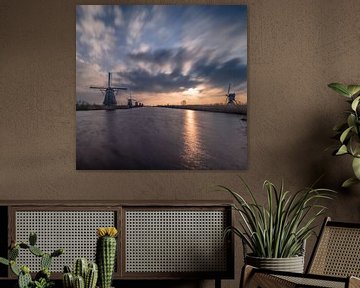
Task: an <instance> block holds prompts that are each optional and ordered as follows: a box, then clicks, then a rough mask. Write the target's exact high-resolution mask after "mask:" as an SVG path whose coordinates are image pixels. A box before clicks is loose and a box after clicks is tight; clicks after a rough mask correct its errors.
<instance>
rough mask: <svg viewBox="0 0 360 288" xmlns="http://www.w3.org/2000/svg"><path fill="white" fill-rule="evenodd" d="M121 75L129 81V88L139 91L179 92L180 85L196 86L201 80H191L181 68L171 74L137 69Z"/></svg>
mask: <svg viewBox="0 0 360 288" xmlns="http://www.w3.org/2000/svg"><path fill="white" fill-rule="evenodd" d="M120 77H121V78H123V79H126V80H127V81H129V85H128V86H129V88H130V89H131V90H132V91H137V92H157V93H164V92H169V93H170V92H177V91H181V89H180V87H194V86H196V85H198V84H200V82H199V81H194V80H191V79H190V77H189V76H186V75H183V74H182V73H181V71H180V70H179V69H176V70H174V71H172V73H170V74H165V73H157V74H151V73H149V72H148V71H146V70H143V69H137V70H134V71H131V72H125V73H120Z"/></svg>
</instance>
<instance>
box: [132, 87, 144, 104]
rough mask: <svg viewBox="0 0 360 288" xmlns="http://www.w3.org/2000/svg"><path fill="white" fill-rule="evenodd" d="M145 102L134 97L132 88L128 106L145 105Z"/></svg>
mask: <svg viewBox="0 0 360 288" xmlns="http://www.w3.org/2000/svg"><path fill="white" fill-rule="evenodd" d="M143 106H144V104H143V103H141V102H139V101H137V100H136V99H134V98H132V95H131V90H130V97H129V98H128V107H129V108H133V107H143Z"/></svg>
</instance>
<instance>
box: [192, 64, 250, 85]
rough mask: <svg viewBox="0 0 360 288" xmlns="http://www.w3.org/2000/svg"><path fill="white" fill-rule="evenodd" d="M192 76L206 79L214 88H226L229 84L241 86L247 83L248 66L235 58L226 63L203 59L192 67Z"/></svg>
mask: <svg viewBox="0 0 360 288" xmlns="http://www.w3.org/2000/svg"><path fill="white" fill-rule="evenodd" d="M190 74H192V75H194V76H197V77H204V78H206V79H207V83H208V84H210V85H211V86H213V87H225V86H227V85H228V84H229V82H231V83H232V84H233V85H235V86H239V85H241V84H242V83H244V82H246V79H247V65H246V64H243V63H242V62H241V60H240V58H233V59H230V60H228V61H226V62H224V63H222V62H221V61H220V60H219V59H215V60H211V61H209V59H206V58H202V59H200V60H198V61H197V62H196V63H195V64H194V65H193V66H192V69H191V70H190Z"/></svg>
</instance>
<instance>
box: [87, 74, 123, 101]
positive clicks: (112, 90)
mask: <svg viewBox="0 0 360 288" xmlns="http://www.w3.org/2000/svg"><path fill="white" fill-rule="evenodd" d="M111 74H112V73H111V72H109V74H108V86H107V87H99V86H90V88H91V89H98V90H100V91H101V92H102V93H103V94H104V95H105V96H104V102H103V104H104V105H105V106H108V107H114V106H116V104H117V102H116V97H115V96H116V95H117V93H118V92H119V90H127V88H126V87H111Z"/></svg>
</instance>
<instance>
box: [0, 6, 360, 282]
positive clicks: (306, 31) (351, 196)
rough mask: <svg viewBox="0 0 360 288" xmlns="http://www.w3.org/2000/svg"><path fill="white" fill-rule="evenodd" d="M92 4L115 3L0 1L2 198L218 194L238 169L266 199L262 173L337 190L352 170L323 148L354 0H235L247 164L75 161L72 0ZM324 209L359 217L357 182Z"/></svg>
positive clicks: (355, 12)
mask: <svg viewBox="0 0 360 288" xmlns="http://www.w3.org/2000/svg"><path fill="white" fill-rule="evenodd" d="M94 2H97V3H106V4H111V3H120V2H116V1H102V0H98V1H88V2H85V1H83V2H80V1H78V2H75V1H60V0H58V1H46V0H43V1H38V0H36V1H25V0H24V1H10V0H8V1H6V0H0V199H1V200H14V199H16V200H18V199H20V200H25V199H41V200H48V199H67V200H73V199H80V200H81V199H84V200H87V199H107V200H111V199H120V200H132V199H139V200H147V199H151V200H156V199H161V200H183V199H185V200H193V199H196V200H207V199H225V198H228V197H227V195H225V194H220V193H219V192H215V191H214V189H213V188H212V185H214V184H224V185H227V186H230V187H233V188H236V187H238V186H239V181H238V179H237V177H236V176H237V175H241V176H243V177H245V178H246V179H247V181H248V182H249V184H250V185H251V186H252V187H254V188H255V189H256V191H257V192H256V193H257V196H258V197H260V198H261V199H262V200H264V199H265V197H264V196H265V195H264V193H263V192H262V190H261V185H262V182H263V180H264V179H270V180H273V181H275V182H276V183H279V182H280V181H281V179H284V180H285V183H287V186H288V187H289V188H290V189H296V188H300V187H303V186H305V185H307V184H310V183H311V182H312V181H313V180H314V179H316V178H317V177H318V176H320V175H321V174H322V173H325V177H324V178H323V180H322V183H321V184H322V185H323V186H326V187H330V188H335V189H338V187H339V186H340V183H341V181H342V180H343V179H344V178H346V177H347V176H348V174H349V173H350V172H351V168H350V163H349V162H348V161H347V160H348V159H345V158H336V159H335V158H333V157H332V156H330V152H328V151H324V149H325V148H326V147H327V146H328V145H330V144H331V140H330V136H331V135H332V131H331V127H332V126H333V125H334V124H335V123H336V122H338V121H339V120H340V119H341V117H342V111H343V110H344V109H345V107H346V105H345V104H344V102H343V99H342V98H341V97H340V96H336V94H334V93H333V92H331V91H330V90H329V89H328V88H327V87H326V85H327V83H330V82H334V81H340V82H347V83H350V82H357V83H359V82H360V21H358V20H356V19H358V18H359V15H360V1H358V0H337V1H335V0H302V1H299V0H297V1H296V0H253V1H247V2H244V1H242V2H240V3H247V4H248V23H249V25H248V26H249V29H248V47H249V49H248V59H249V61H248V63H249V65H248V97H249V118H248V123H249V131H248V135H249V164H248V169H247V170H246V171H212V172H206V171H199V172H196V171H195V172H194V171H178V172H175V171H170V172H167V171H145V172H137V171H76V170H75V135H76V133H75V128H76V126H75V124H76V123H75V109H74V108H75V4H90V3H91V4H93V3H94ZM122 3H124V2H122ZM126 3H130V2H126ZM132 3H139V2H132ZM152 3H154V2H152ZM159 3H160V2H159ZM175 3H176V2H175ZM187 3H193V2H192V1H187ZM205 3H206V2H205ZM207 3H208V2H207ZM217 3H224V2H217ZM228 3H229V2H228ZM233 3H235V2H233ZM338 190H340V189H338ZM329 215H331V216H333V218H335V219H338V220H344V221H358V222H359V221H360V188H359V187H354V188H353V189H351V190H348V191H342V190H340V193H339V195H338V199H337V200H336V201H335V202H333V204H332V207H331V209H330V210H329ZM236 255H237V256H238V258H240V253H239V252H237V254H236ZM240 262H241V260H240V259H238V261H237V263H236V265H237V267H236V268H237V269H240ZM237 274H238V273H237ZM238 278H239V275H237V279H236V281H226V285H225V286H226V287H237V281H238ZM211 285H212V284H211V283H210V284H209V283H207V284H206V283H205V284H204V285H203V286H209V287H211ZM185 286H186V285H185Z"/></svg>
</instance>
